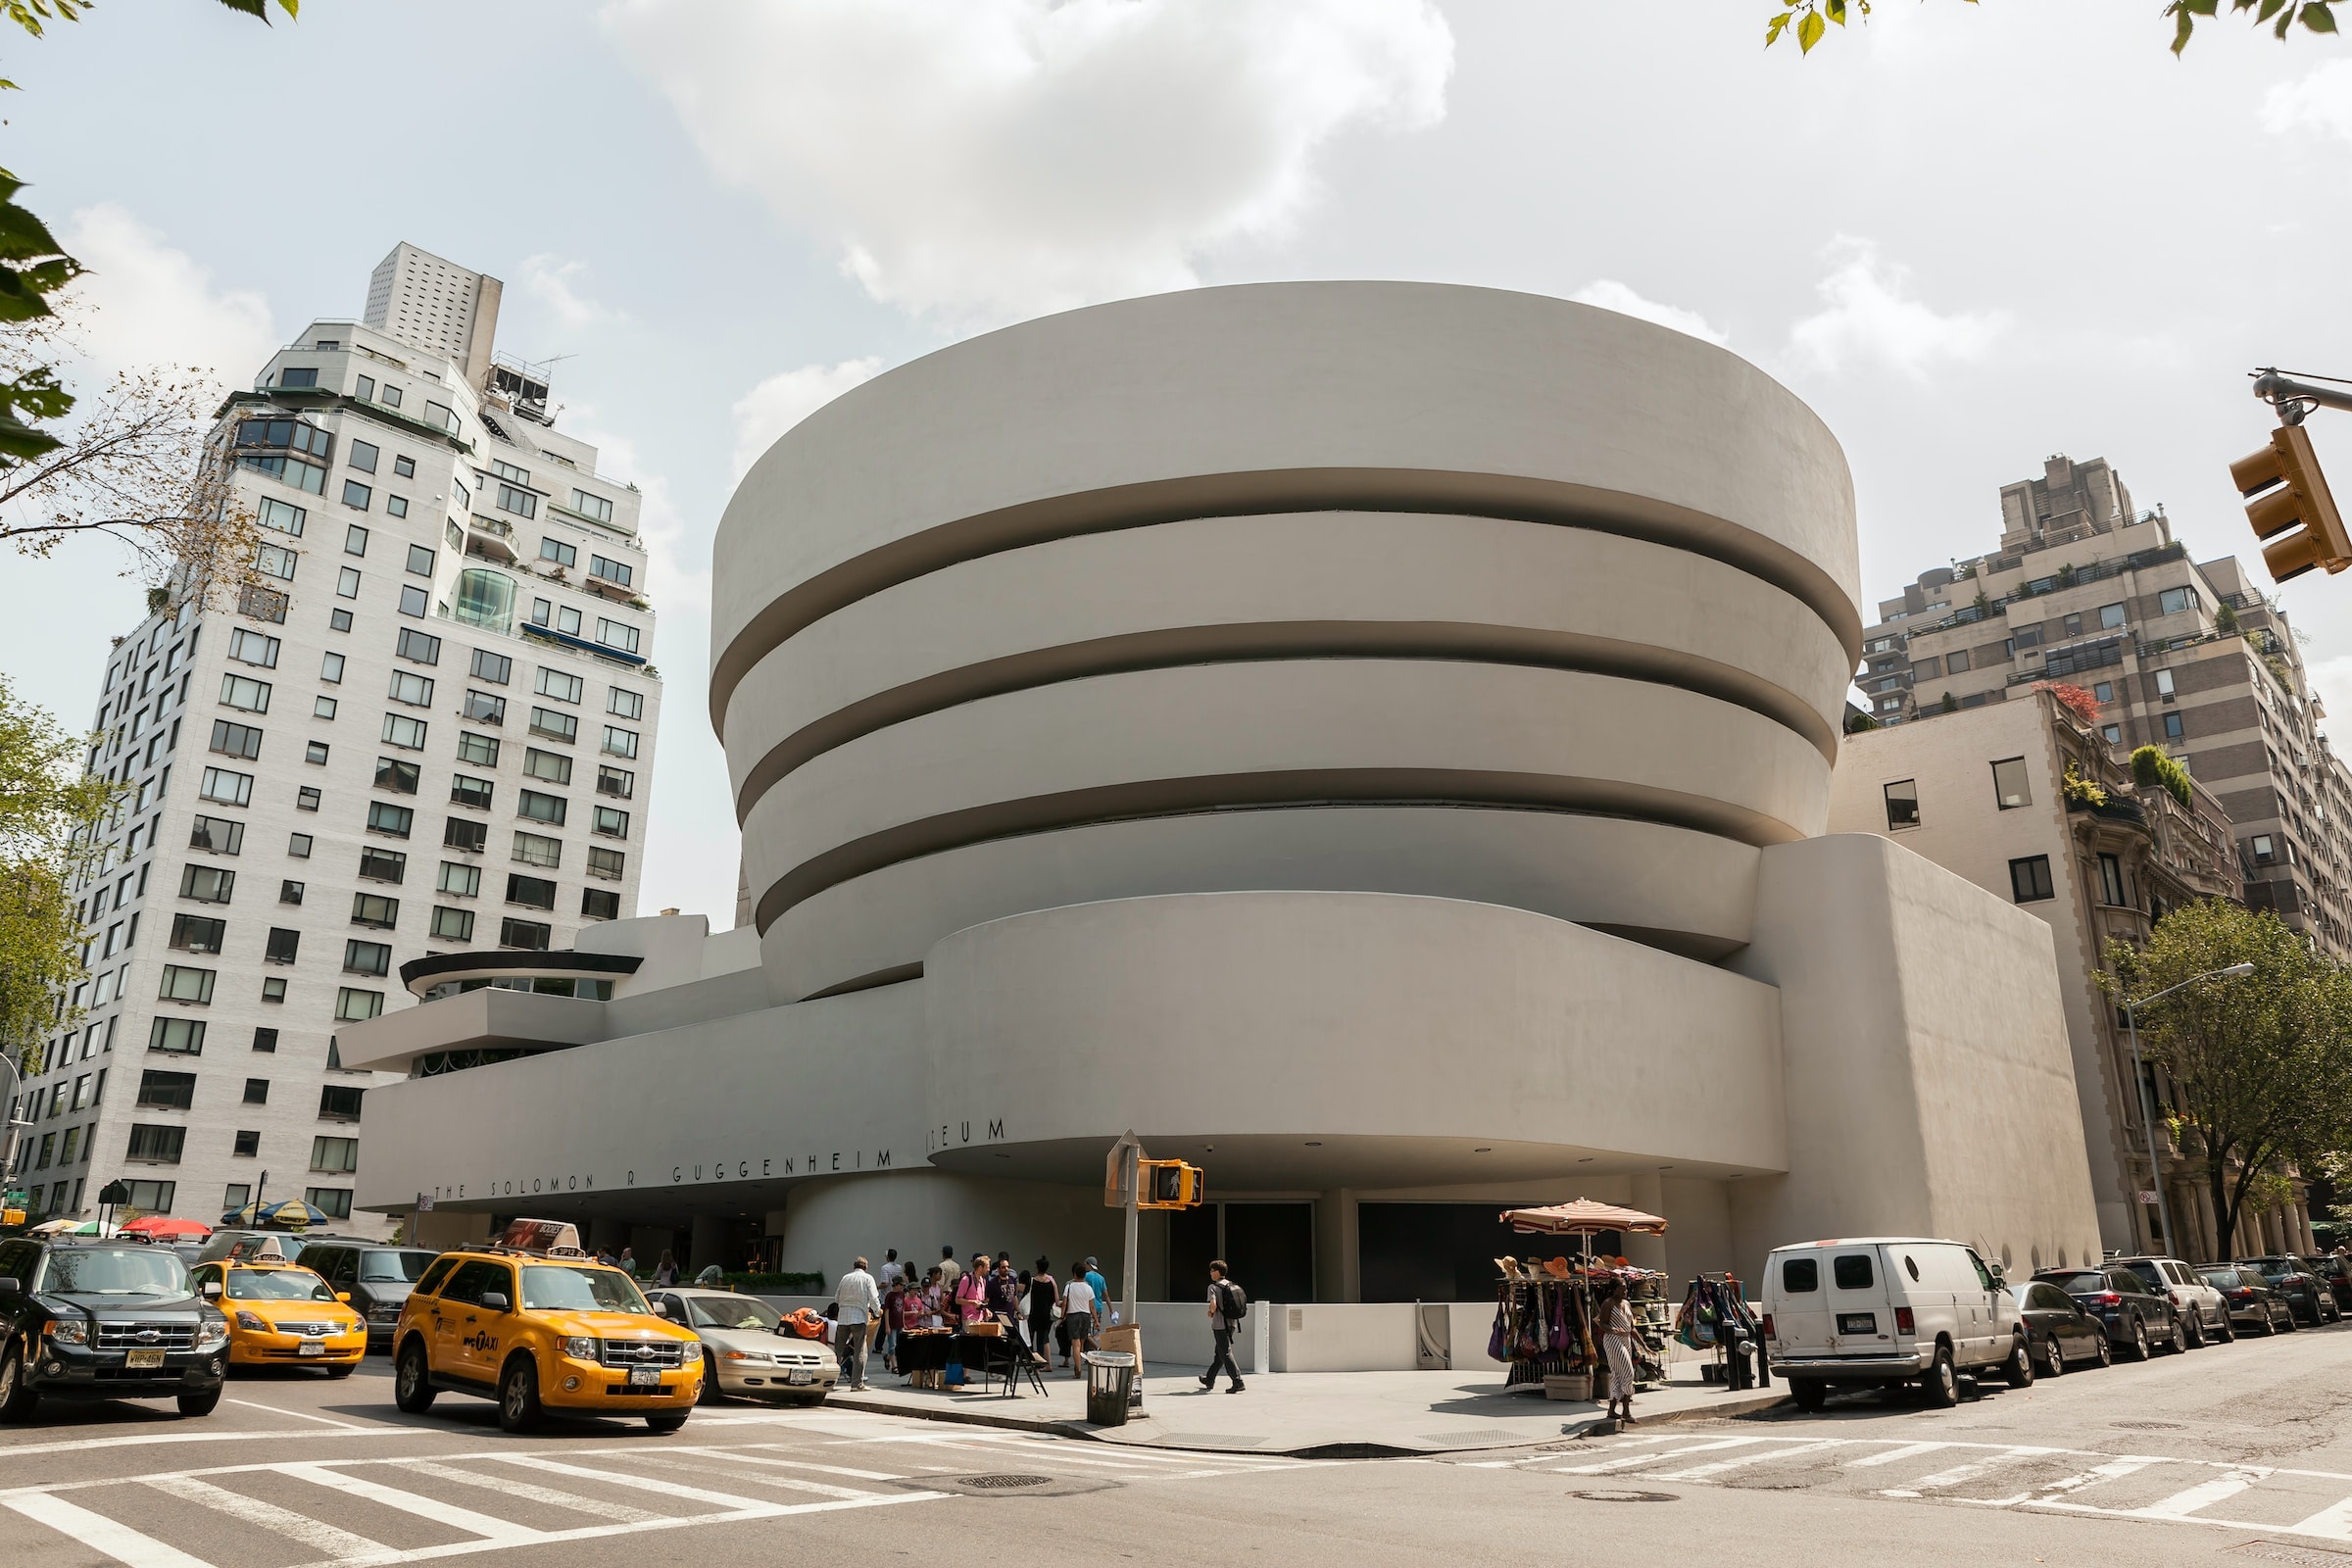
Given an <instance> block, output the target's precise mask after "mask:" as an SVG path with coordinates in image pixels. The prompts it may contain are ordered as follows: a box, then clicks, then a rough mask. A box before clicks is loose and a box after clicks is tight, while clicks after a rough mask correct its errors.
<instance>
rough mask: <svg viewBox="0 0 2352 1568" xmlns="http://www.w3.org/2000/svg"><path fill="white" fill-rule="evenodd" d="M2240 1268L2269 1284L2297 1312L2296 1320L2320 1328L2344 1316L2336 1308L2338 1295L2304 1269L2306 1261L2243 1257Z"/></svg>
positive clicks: (2287, 1255)
mask: <svg viewBox="0 0 2352 1568" xmlns="http://www.w3.org/2000/svg"><path fill="white" fill-rule="evenodd" d="M2237 1266H2238V1267H2239V1268H2250V1269H2252V1270H2253V1271H2254V1272H2255V1273H2257V1274H2260V1275H2261V1276H2262V1277H2263V1279H2264V1280H2265V1281H2267V1282H2268V1283H2269V1285H2270V1287H2271V1289H2272V1290H2274V1291H2277V1292H2278V1294H2279V1296H2280V1297H2282V1298H2283V1299H2285V1301H2286V1304H2287V1305H2288V1306H2291V1307H2293V1308H2294V1309H2295V1320H2296V1321H2297V1322H2299V1323H2308V1324H2310V1325H2311V1326H2312V1327H2313V1328H2318V1327H2319V1326H2320V1325H2321V1324H2323V1323H2332V1322H2334V1321H2335V1320H2336V1319H2337V1318H2340V1317H2342V1316H2343V1315H2344V1312H2343V1308H2342V1307H2339V1306H2337V1305H2336V1304H2335V1293H2334V1292H2333V1291H2331V1290H2328V1289H2327V1287H2326V1286H2325V1285H2322V1284H2321V1283H2320V1277H2319V1276H2318V1275H2316V1274H2314V1273H2312V1271H2311V1270H2310V1269H2308V1268H2306V1267H2304V1266H2303V1260H2302V1259H2301V1258H2299V1257H2296V1256H2293V1255H2292V1254H2291V1253H2279V1254H2278V1255H2277V1256H2273V1257H2241V1258H2239V1259H2238V1260H2237Z"/></svg>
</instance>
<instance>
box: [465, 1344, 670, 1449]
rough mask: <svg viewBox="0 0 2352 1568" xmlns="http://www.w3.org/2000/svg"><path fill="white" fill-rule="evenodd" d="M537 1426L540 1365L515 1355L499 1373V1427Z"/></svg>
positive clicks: (529, 1428)
mask: <svg viewBox="0 0 2352 1568" xmlns="http://www.w3.org/2000/svg"><path fill="white" fill-rule="evenodd" d="M679 1419H680V1420H684V1419H685V1418H684V1417H683V1416H681V1417H679ZM538 1426H539V1364H538V1363H537V1362H536V1361H533V1360H532V1359H531V1358H530V1357H529V1356H528V1355H517V1356H515V1358H513V1359H512V1360H510V1361H509V1362H507V1369H506V1370H505V1371H504V1372H502V1373H500V1374H499V1378H498V1427H499V1430H500V1431H502V1432H532V1431H536V1430H537V1429H538Z"/></svg>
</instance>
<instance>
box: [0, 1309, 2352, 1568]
mask: <svg viewBox="0 0 2352 1568" xmlns="http://www.w3.org/2000/svg"><path fill="white" fill-rule="evenodd" d="M1244 1397H1247V1396H1244ZM2348 1407H2352V1326H2345V1327H2341V1328H2331V1329H2327V1330H2319V1331H2314V1330H2305V1331H2304V1332H2302V1333H2300V1334H2296V1335H2293V1336H2286V1337H2281V1338H2278V1339H2276V1340H2269V1341H2241V1342H2240V1343H2239V1344H2237V1345H2236V1346H2233V1347H2216V1348H2211V1349H2205V1350H2198V1351H2192V1352H2190V1353H2188V1354H2185V1355H2168V1356H2160V1357H2158V1358H2157V1359H2156V1360H2155V1361H2153V1362H2151V1363H2149V1364H2147V1365H2131V1364H2120V1363H2119V1364H2118V1365H2117V1366H2116V1367H2115V1368H2113V1369H2112V1370H2109V1371H2105V1372H2082V1373H2073V1374H2069V1375H2068V1376H2066V1377H2064V1378H2061V1379H2056V1380H2053V1379H2048V1378H2044V1379H2042V1380H2041V1381H2039V1382H2038V1383H2036V1384H2035V1385H2034V1387H2033V1388H2032V1389H2029V1390H2009V1389H2005V1388H1995V1389H1992V1390H1989V1391H1987V1392H1985V1394H1984V1395H1982V1396H1981V1397H1972V1398H1969V1399H1967V1400H1964V1401H1963V1403H1962V1404H1961V1406H1960V1407H1959V1408H1958V1409H1956V1410H1950V1411H1933V1410H1927V1409H1924V1408H1921V1407H1919V1406H1918V1405H1916V1404H1913V1403H1909V1402H1905V1401H1902V1400H1888V1399H1885V1398H1882V1397H1875V1396H1874V1397H1857V1398H1853V1399H1848V1400H1841V1401H1837V1402H1834V1403H1833V1404H1832V1405H1831V1407H1830V1408H1829V1409H1828V1410H1827V1411H1825V1412H1824V1413H1823V1414H1821V1415H1819V1416H1815V1417H1800V1416H1796V1415H1794V1414H1774V1415H1766V1416H1761V1417H1753V1418H1747V1419H1741V1420H1732V1421H1707V1422H1686V1423H1677V1424H1672V1425H1661V1426H1656V1427H1647V1428H1636V1429H1635V1430H1633V1431H1630V1432H1628V1433H1625V1434H1622V1435H1619V1436H1615V1437H1610V1438H1597V1439H1588V1440H1583V1441H1576V1442H1564V1443H1562V1444H1559V1445H1556V1446H1551V1447H1549V1448H1546V1449H1544V1450H1542V1451H1535V1452H1531V1451H1527V1450H1514V1451H1511V1452H1507V1453H1483V1454H1460V1455H1452V1456H1448V1457H1446V1458H1444V1459H1437V1460H1426V1459H1416V1460H1395V1459H1390V1460H1377V1459H1376V1460H1356V1461H1304V1460H1293V1459H1277V1458H1265V1457H1257V1456H1250V1455H1238V1454H1216V1453H1171V1452H1152V1451H1137V1450H1135V1449H1132V1448H1118V1447H1110V1446H1104V1445H1102V1444H1096V1443H1089V1442H1085V1441H1082V1440H1068V1439H1053V1438H1040V1437H1033V1436H1029V1435H1025V1434H1019V1433H1012V1432H1004V1431H996V1430H992V1429H986V1428H975V1427H962V1426H948V1425H942V1424H938V1423H933V1422H925V1421H915V1420H903V1419H899V1418H896V1417H889V1416H875V1415H863V1414H858V1413H855V1412H849V1411H823V1410H819V1411H809V1412H802V1411H790V1412H786V1411H771V1410H765V1409H761V1408H760V1407H757V1406H751V1405H743V1404H729V1405H722V1406H717V1407H709V1408H705V1409H703V1410H700V1411H698V1412H697V1413H696V1414H695V1416H694V1418H693V1419H692V1420H691V1421H690V1422H688V1424H687V1426H686V1429H685V1430H684V1431H683V1432H680V1433H677V1434H675V1435H673V1436H669V1437H656V1436H654V1435H653V1434H651V1433H649V1432H647V1431H646V1430H645V1428H644V1427H643V1426H642V1425H641V1424H635V1423H624V1422H619V1421H598V1422H589V1423H583V1424H580V1425H576V1426H551V1427H550V1428H549V1430H547V1431H545V1432H543V1433H540V1434H537V1435H534V1436H532V1437H529V1438H509V1437H506V1436H505V1435H503V1434H501V1433H500V1432H499V1430H498V1427H497V1423H496V1421H495V1419H494V1417H493V1412H492V1410H491V1407H490V1405H489V1404H488V1403H487V1402H486V1401H479V1400H471V1399H465V1398H460V1397H455V1396H449V1395H444V1396H443V1397H442V1398H441V1401H440V1403H439V1404H438V1405H436V1406H435V1408H434V1410H433V1411H432V1413H431V1414H429V1415H426V1416H422V1417H410V1416H404V1415H402V1414H400V1412H399V1411H397V1410H396V1409H394V1408H393V1405H392V1401H391V1380H390V1377H389V1374H388V1369H387V1368H386V1367H385V1365H384V1363H383V1361H382V1358H380V1357H377V1358H373V1359H371V1360H370V1361H369V1363H368V1365H367V1366H366V1367H365V1368H364V1369H363V1370H362V1371H361V1372H360V1373H359V1374H357V1375H356V1376H354V1377H353V1378H351V1379H350V1380H349V1381H346V1382H341V1383H329V1382H327V1381H325V1380H324V1379H323V1378H320V1377H319V1376H317V1375H316V1374H310V1373H305V1372H286V1373H279V1374H274V1375H267V1376H261V1377H255V1378H241V1379H238V1380H236V1381H235V1382H233V1383H232V1384H231V1385H230V1389H229V1397H228V1398H227V1399H226V1400H224V1401H223V1402H222V1404H221V1408H220V1410H219V1411H218V1412H217V1413H216V1414H214V1415H212V1416H210V1417H207V1418H204V1419H200V1420H181V1419H178V1418H177V1417H176V1415H175V1414H173V1413H172V1410H171V1408H170V1406H168V1405H166V1406H161V1407H154V1408H150V1407H145V1406H139V1405H99V1406H59V1407H44V1408H43V1410H42V1411H41V1413H40V1414H39V1416H38V1417H37V1418H36V1419H35V1420H34V1421H33V1422H32V1423H31V1424H29V1425H25V1426H21V1427H9V1428H0V1456H4V1458H5V1468H4V1469H0V1563H5V1564H7V1565H9V1568H68V1565H76V1568H77V1565H85V1564H86V1565H108V1568H111V1565H115V1564H127V1565H130V1568H207V1565H211V1568H294V1565H297V1564H319V1565H326V1564H357V1563H408V1562H418V1561H424V1560H427V1559H435V1558H464V1557H478V1558H487V1559H490V1560H493V1561H496V1562H499V1563H501V1564H506V1563H530V1564H547V1565H551V1568H554V1565H562V1568H604V1565H607V1564H611V1565H615V1568H617V1565H620V1564H624V1563H640V1562H642V1561H643V1560H644V1559H646V1558H647V1557H648V1556H649V1555H679V1556H688V1557H692V1558H696V1559H703V1560H710V1559H714V1558H715V1559H723V1560H726V1561H730V1562H739V1563H751V1564H770V1563H773V1564H779V1565H782V1564H793V1565H798V1564H804V1563H809V1562H816V1561H863V1560H867V1559H876V1560H891V1559H896V1558H900V1557H915V1558H924V1559H936V1560H958V1559H961V1558H965V1557H968V1556H969V1555H971V1554H972V1553H975V1552H978V1553H981V1554H983V1555H986V1556H988V1557H991V1558H997V1557H1005V1558H1017V1559H1019V1560H1021V1561H1024V1562H1052V1563H1058V1562H1073V1563H1075V1562H1085V1563H1087V1564H1090V1565H1095V1568H1099V1565H1100V1564H1101V1563H1103V1562H1104V1561H1107V1560H1118V1561H1135V1562H1148V1563H1162V1562H1167V1563H1173V1562H1179V1561H1183V1562H1188V1563H1189V1562H1192V1561H1196V1560H1198V1559H1200V1558H1201V1557H1202V1556H1203V1555H1204V1554H1214V1555H1216V1556H1218V1557H1222V1558H1228V1559H1230V1558H1247V1559H1248V1560H1249V1561H1250V1562H1252V1563H1264V1564H1293V1563H1296V1564H1300V1565H1308V1564H1311V1565H1313V1568H1330V1565H1331V1564H1333V1563H1334V1562H1336V1561H1345V1562H1348V1564H1349V1565H1350V1568H1354V1565H1356V1564H1387V1563H1398V1564H1403V1563H1413V1564H1422V1563H1428V1562H1432V1561H1455V1562H1460V1561H1467V1560H1473V1558H1474V1555H1475V1554H1481V1553H1494V1554H1495V1557H1494V1558H1493V1559H1492V1560H1495V1561H1511V1562H1514V1563H1516V1562H1544V1563H1548V1562H1583V1561H1593V1562H1600V1561H1631V1560H1646V1561H1667V1560H1673V1556H1676V1555H1688V1556H1689V1557H1691V1558H1692V1559H1697V1558H1702V1557H1703V1558H1715V1559H1718V1560H1720V1559H1723V1558H1725V1557H1736V1558H1737V1559H1738V1560H1740V1561H1741V1562H1743V1563H1749V1564H1764V1565H1767V1568H1776V1565H1782V1564H1787V1565H1790V1568H1799V1565H1801V1568H1820V1565H1827V1564H1842V1563H1864V1562H1867V1563H1871V1564H1908V1563H1919V1564H1938V1565H1941V1564H1949V1563H1955V1562H1968V1561H1985V1562H1990V1561H1995V1560H2000V1561H2005V1562H2009V1563H2045V1562H2046V1563H2053V1564H2074V1563H2081V1564H2093V1563H2095V1564H2098V1565H2100V1568H2114V1565H2115V1564H2116V1563H2118V1562H2119V1561H2126V1560H2130V1561H2133V1562H2136V1563H2163V1564H2168V1565H2170V1564H2197V1563H2207V1562H2211V1563H2229V1564H2236V1565H2241V1568H2242V1565H2244V1564H2246V1563H2249V1562H2284V1563H2303V1564H2315V1565H2320V1568H2352V1429H2348V1423H2347V1421H2346V1418H2345V1412H2346V1410H2347V1408H2348ZM1627 1553H1641V1554H1643V1555H1642V1557H1641V1558H1633V1557H1628V1556H1625V1555H1624V1554H1627ZM1669 1554H1672V1555H1669Z"/></svg>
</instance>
